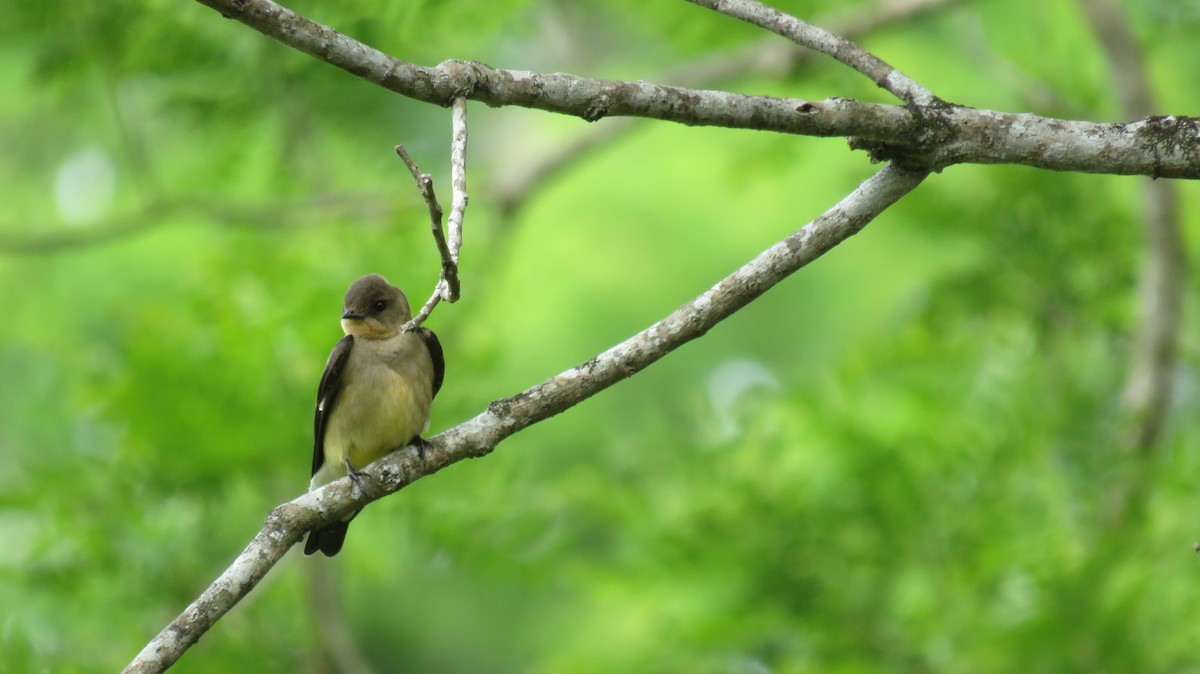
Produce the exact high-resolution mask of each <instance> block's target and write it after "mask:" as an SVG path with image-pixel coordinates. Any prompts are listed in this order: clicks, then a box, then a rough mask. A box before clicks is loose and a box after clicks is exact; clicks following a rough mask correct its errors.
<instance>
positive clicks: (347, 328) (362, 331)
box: [342, 318, 400, 339]
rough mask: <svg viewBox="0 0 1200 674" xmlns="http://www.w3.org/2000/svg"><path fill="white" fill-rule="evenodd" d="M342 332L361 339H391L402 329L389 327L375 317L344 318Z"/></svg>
mask: <svg viewBox="0 0 1200 674" xmlns="http://www.w3.org/2000/svg"><path fill="white" fill-rule="evenodd" d="M342 332H344V333H346V334H347V335H353V336H354V337H358V338H360V339H390V338H392V337H395V336H396V335H398V334H400V330H399V329H397V328H393V327H388V326H386V325H384V324H382V323H380V322H379V321H377V320H374V319H369V318H368V319H365V320H364V319H349V318H343V319H342Z"/></svg>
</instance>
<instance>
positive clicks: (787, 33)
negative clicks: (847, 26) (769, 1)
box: [688, 0, 941, 106]
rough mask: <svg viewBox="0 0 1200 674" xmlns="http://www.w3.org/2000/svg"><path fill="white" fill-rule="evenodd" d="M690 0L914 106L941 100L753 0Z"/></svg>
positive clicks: (844, 43) (866, 55)
mask: <svg viewBox="0 0 1200 674" xmlns="http://www.w3.org/2000/svg"><path fill="white" fill-rule="evenodd" d="M688 2H691V3H693V4H697V5H700V6H701V7H707V8H709V9H711V10H714V11H717V12H720V13H721V14H725V15H726V16H731V17H733V18H735V19H741V20H742V21H745V22H747V23H750V24H753V25H755V26H758V27H759V28H764V29H766V30H769V31H771V32H772V33H775V34H777V35H782V36H783V37H786V38H787V39H789V40H791V41H792V42H795V43H796V44H798V45H800V46H803V47H808V48H809V49H812V50H814V51H817V52H820V53H822V54H825V55H826V56H829V57H830V58H833V59H836V60H838V61H840V62H842V63H844V64H846V65H848V66H850V67H851V68H853V69H855V70H857V71H858V72H859V73H861V74H863V75H866V76H867V77H868V78H869V79H870V80H871V81H872V82H874V83H875V86H877V87H879V88H881V89H884V90H885V91H888V92H890V93H891V94H893V95H894V96H896V98H899V99H900V100H902V101H904V102H905V103H909V104H912V105H914V106H926V105H936V104H939V103H941V100H940V99H939V98H938V97H937V96H934V95H933V93H932V92H931V91H929V90H928V89H926V88H925V87H923V86H921V85H920V84H917V83H916V82H915V81H914V80H912V79H911V78H910V77H909V76H908V75H905V74H904V73H902V72H900V71H899V70H897V69H896V68H894V67H892V66H891V65H889V64H888V63H887V62H886V61H884V60H883V59H881V58H879V57H878V56H876V55H874V54H872V53H871V52H869V51H867V50H866V49H863V48H862V47H860V46H858V45H857V44H855V43H854V42H851V41H850V40H847V39H845V38H843V37H838V36H837V35H834V34H833V33H830V32H829V31H827V30H824V29H822V28H818V27H816V26H814V25H812V24H809V23H806V22H804V21H801V20H800V19H798V18H796V17H794V16H791V15H788V14H784V13H783V12H781V11H779V10H777V9H775V8H774V7H768V6H767V5H764V4H762V3H761V2H756V1H755V0H688Z"/></svg>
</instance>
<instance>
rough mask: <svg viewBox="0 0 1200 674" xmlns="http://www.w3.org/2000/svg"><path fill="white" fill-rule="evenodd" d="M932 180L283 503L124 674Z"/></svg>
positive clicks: (814, 232)
mask: <svg viewBox="0 0 1200 674" xmlns="http://www.w3.org/2000/svg"><path fill="white" fill-rule="evenodd" d="M926 175H928V174H927V173H926V172H924V171H913V170H910V169H905V168H901V167H898V166H887V167H884V169H883V170H881V171H880V172H879V173H877V174H875V175H874V176H872V177H871V178H869V179H868V180H867V181H865V182H864V183H863V184H861V185H859V187H858V188H857V189H856V190H855V191H854V192H852V193H851V194H850V195H849V196H847V197H846V198H845V199H843V200H842V201H841V202H840V203H839V204H837V205H836V206H834V207H833V208H831V209H829V210H828V211H826V212H825V213H824V214H823V215H821V217H819V218H817V219H816V220H813V221H812V222H811V223H809V224H808V225H806V226H805V227H803V228H802V229H800V230H799V231H797V232H796V233H794V234H792V235H791V236H789V237H787V238H786V239H784V240H783V241H781V242H779V243H777V244H775V245H774V246H772V247H770V248H768V249H767V250H765V251H763V252H762V253H761V254H759V255H758V256H757V257H755V258H754V259H753V260H751V261H750V262H748V263H747V264H746V265H744V266H743V267H742V268H741V269H738V270H737V271H735V272H734V273H733V274H730V275H729V276H728V277H726V278H725V279H724V280H723V281H721V282H720V283H718V284H717V285H715V286H713V287H712V288H710V289H709V290H708V291H707V292H705V293H704V294H702V295H700V296H699V297H697V298H696V299H694V300H692V301H691V302H688V303H687V304H685V305H683V306H682V307H680V308H678V309H676V310H675V311H674V312H673V313H672V314H670V315H669V316H667V317H666V318H664V319H663V320H661V321H659V322H658V323H655V324H654V325H652V326H650V327H649V328H647V329H645V330H643V331H642V332H640V333H638V334H636V335H634V336H633V337H630V338H629V339H627V340H625V341H624V342H622V343H620V344H618V345H616V346H614V347H613V348H611V349H609V350H607V351H605V352H604V353H601V354H600V355H598V356H596V357H595V358H592V359H591V360H589V361H587V362H586V363H583V364H582V365H580V366H579V367H576V368H572V369H570V370H567V371H566V372H563V373H562V374H559V375H557V376H554V377H551V378H550V379H548V380H546V381H544V382H542V383H541V384H538V385H537V386H534V387H532V388H530V389H527V390H525V391H523V392H521V393H519V394H517V395H515V396H513V397H511V398H505V399H503V400H497V401H495V402H493V403H491V404H490V405H488V408H487V410H485V411H484V412H483V413H482V414H480V415H478V416H476V417H475V418H473V419H470V420H468V421H466V422H463V423H461V424H459V425H458V426H455V427H454V428H451V429H450V430H448V431H445V432H443V433H440V434H438V435H437V436H434V437H433V438H432V439H431V440H430V444H431V446H430V447H429V448H428V449H427V450H426V451H425V453H424V460H422V458H421V455H420V454H419V453H418V452H415V451H401V452H393V453H392V454H389V455H388V456H387V457H385V458H383V459H381V460H380V461H377V462H376V463H374V464H372V465H371V466H369V467H368V468H367V469H366V475H367V477H366V478H365V479H364V480H363V487H364V491H365V493H363V494H359V493H357V492H356V491H355V489H354V488H353V486H352V485H351V483H350V480H348V479H342V480H337V481H336V482H333V483H331V484H329V485H326V486H325V487H322V488H321V489H318V490H317V491H314V492H311V493H308V494H305V495H303V496H301V497H299V498H297V499H295V500H293V501H291V502H289V503H285V504H283V505H281V506H279V507H278V508H276V509H275V510H273V511H271V514H270V515H268V516H267V521H266V526H265V527H264V528H263V530H262V531H261V532H259V534H258V535H257V536H255V538H254V540H253V541H251V543H250V545H249V546H247V547H246V549H245V550H244V551H243V552H242V554H241V555H239V556H238V558H237V559H236V560H234V562H233V564H232V565H231V566H230V567H229V568H228V569H227V570H226V571H225V572H224V573H223V574H221V576H220V577H219V578H218V579H217V580H216V581H214V582H213V584H212V585H211V586H209V588H208V589H207V590H205V591H204V593H203V594H201V595H200V597H199V598H198V599H196V601H194V602H192V605H191V606H189V607H188V608H187V609H186V610H185V611H184V612H183V613H182V614H181V615H180V616H179V617H178V618H176V619H175V620H174V621H173V622H172V623H171V624H170V625H168V626H167V627H166V628H165V629H164V630H163V631H162V632H161V633H159V635H158V636H157V637H155V638H154V639H153V640H152V641H151V642H150V643H149V644H147V645H146V647H145V648H144V649H143V650H142V652H141V653H139V654H138V656H137V657H136V658H134V660H133V662H131V663H130V664H129V666H128V667H127V668H126V669H125V671H126V672H161V671H163V670H164V669H166V668H167V667H169V666H171V664H173V663H174V662H175V661H176V660H178V659H179V657H180V656H181V655H183V653H184V652H185V651H186V650H187V649H188V648H190V647H191V646H192V644H194V643H196V641H197V640H199V638H200V637H201V635H203V634H204V633H205V632H206V631H207V630H208V629H209V628H210V627H212V625H213V624H214V623H216V621H217V620H218V619H220V617H221V616H222V615H224V614H225V613H226V612H227V611H229V609H230V608H232V607H233V606H234V605H235V604H236V603H237V602H238V601H239V600H240V599H241V598H242V597H244V596H245V595H246V594H247V593H248V592H250V590H251V589H253V588H254V586H255V585H256V584H258V581H260V580H262V578H263V577H264V576H265V575H266V574H267V572H268V571H270V569H271V568H272V567H273V566H274V565H275V564H276V563H277V562H278V561H279V560H280V559H281V558H282V557H283V555H284V554H285V553H286V552H287V551H288V550H289V549H290V548H291V547H292V545H293V544H295V543H296V542H297V541H299V540H300V538H301V537H302V536H303V535H304V533H305V532H306V531H308V530H309V529H312V528H313V527H316V526H319V525H322V524H327V523H330V522H333V521H334V520H338V519H341V518H344V517H345V516H346V515H348V514H349V513H350V512H352V511H354V510H357V509H359V508H361V507H363V506H364V505H366V504H367V503H370V502H371V501H374V500H376V499H378V498H380V497H382V496H385V495H387V494H390V493H393V492H395V491H398V490H400V489H401V488H403V487H405V486H406V485H408V484H410V483H412V482H413V481H415V480H417V479H419V478H421V477H424V476H425V475H429V474H431V473H434V472H436V471H438V470H440V469H442V468H444V467H446V466H448V465H450V464H452V463H456V462H458V461H461V460H463V459H467V458H471V457H477V456H483V455H485V454H487V453H489V452H491V451H492V450H493V449H495V448H496V445H498V444H499V443H500V442H501V441H502V440H504V439H505V438H507V437H508V436H510V435H512V434H513V433H516V432H517V431H520V430H522V429H524V428H526V427H528V426H530V425H532V424H535V423H537V422H539V421H542V420H543V419H547V418H549V417H551V416H554V415H556V414H558V413H560V412H563V411H565V410H567V409H568V408H570V407H572V406H574V405H576V404H578V403H579V402H581V401H583V400H585V399H587V398H589V397H591V396H593V395H595V394H596V393H598V392H599V391H601V390H603V389H605V388H607V387H609V386H612V385H613V384H615V383H617V382H619V381H621V380H622V379H625V378H626V377H629V376H631V375H633V374H635V373H636V372H638V371H640V370H642V369H644V368H646V367H647V366H649V365H650V364H652V363H654V362H655V361H657V360H658V359H660V358H662V357H663V356H665V355H667V354H668V353H670V352H671V351H674V350H675V349H677V348H679V347H680V346H682V345H683V344H686V343H687V342H689V341H691V340H693V339H696V338H697V337H700V336H701V335H703V334H704V333H706V332H708V331H709V330H710V329H712V328H713V326H715V325H716V324H717V323H719V322H721V321H722V320H724V319H725V318H727V317H728V316H730V315H731V314H733V313H734V312H735V311H737V310H738V309H740V308H742V307H744V306H746V305H747V304H749V303H750V302H751V301H753V300H754V299H756V298H758V297H759V296H761V295H762V294H763V293H765V292H766V291H767V290H768V289H770V288H771V287H773V286H774V285H775V284H777V283H779V282H780V281H782V280H783V279H785V278H787V277H788V276H789V275H791V274H792V273H793V272H795V271H796V270H797V269H800V268H801V267H803V266H805V265H806V264H808V263H809V262H812V261H813V260H815V259H817V258H818V257H820V256H821V255H822V254H824V253H825V252H827V251H828V250H830V249H831V248H833V247H834V246H835V245H837V244H838V243H840V242H842V241H844V240H845V239H847V238H849V237H850V236H852V235H854V234H856V233H858V231H859V230H861V229H862V228H863V227H865V226H866V224H867V223H868V222H870V221H871V220H873V219H874V218H875V217H876V216H878V215H879V214H880V213H882V212H883V210H884V209H886V208H887V207H888V206H890V205H892V204H893V203H895V202H896V201H897V200H898V199H900V198H901V197H902V196H904V195H905V194H907V193H908V192H910V191H912V190H913V189H914V188H915V187H916V186H917V185H919V184H920V183H921V181H922V180H924V179H925V176H926Z"/></svg>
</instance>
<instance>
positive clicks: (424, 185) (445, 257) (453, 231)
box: [396, 98, 467, 331]
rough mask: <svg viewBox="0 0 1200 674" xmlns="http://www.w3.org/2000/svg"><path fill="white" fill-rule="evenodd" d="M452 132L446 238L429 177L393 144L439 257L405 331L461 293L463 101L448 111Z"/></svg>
mask: <svg viewBox="0 0 1200 674" xmlns="http://www.w3.org/2000/svg"><path fill="white" fill-rule="evenodd" d="M451 119H452V124H451V126H452V132H451V140H450V184H451V189H452V191H453V196H452V197H451V201H450V218H449V223H448V225H449V230H450V235H449V238H448V239H447V236H446V234H445V232H443V231H442V206H441V204H439V203H438V200H437V194H436V193H435V192H434V190H433V178H432V177H431V176H430V175H429V174H428V173H421V169H420V168H419V167H418V166H417V163H416V162H415V161H413V158H412V157H410V156H409V154H408V151H407V150H405V149H404V146H403V145H397V146H396V154H398V155H400V159H402V160H404V165H405V166H407V167H408V170H409V171H410V172H411V173H412V176H413V180H415V181H416V182H417V190H418V191H419V192H420V193H421V198H422V199H424V200H425V205H426V206H427V207H428V208H429V226H430V229H432V230H433V240H434V242H435V243H436V244H437V249H438V255H440V256H441V258H442V273H441V276H440V277H439V278H438V282H437V284H436V285H435V286H434V288H433V294H432V295H431V296H430V297H429V300H428V301H427V302H425V306H423V307H421V310H420V311H419V312H417V315H416V316H414V317H413V319H412V320H411V321H409V322H408V323H405V324H404V327H403V328H402V329H403V330H405V331H412V330H416V329H417V328H419V327H420V326H421V324H422V323H424V322H425V319H426V318H429V314H430V313H432V312H433V308H434V307H436V306H437V304H438V302H440V301H442V300H446V301H447V302H457V301H458V297H459V295H460V293H461V290H460V286H459V280H458V251H459V249H460V248H462V223H463V215H464V214H465V213H466V210H467V100H466V99H465V98H456V99H454V104H453V111H452V113H451Z"/></svg>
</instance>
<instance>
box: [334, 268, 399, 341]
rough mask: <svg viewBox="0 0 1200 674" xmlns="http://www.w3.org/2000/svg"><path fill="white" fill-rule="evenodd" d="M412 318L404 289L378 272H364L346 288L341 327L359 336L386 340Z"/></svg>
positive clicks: (346, 331) (347, 332) (397, 332)
mask: <svg viewBox="0 0 1200 674" xmlns="http://www.w3.org/2000/svg"><path fill="white" fill-rule="evenodd" d="M411 319H412V310H411V309H409V307H408V298H407V297H405V296H404V292H403V291H401V290H400V289H399V288H397V287H396V286H394V285H392V284H390V283H388V282H387V279H385V278H384V277H382V276H380V275H379V274H368V275H366V276H364V277H362V278H360V279H358V280H357V281H355V282H354V283H351V284H350V289H349V290H347V291H346V303H345V305H344V306H343V307H342V330H343V331H344V332H345V333H346V334H347V335H354V336H355V337H357V338H362V339H387V338H389V337H394V336H396V335H397V334H399V332H400V327H401V326H403V325H404V324H405V323H407V322H408V321H410V320H411Z"/></svg>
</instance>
